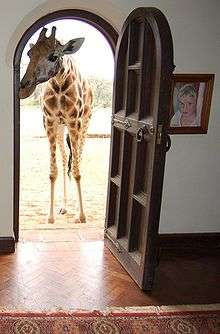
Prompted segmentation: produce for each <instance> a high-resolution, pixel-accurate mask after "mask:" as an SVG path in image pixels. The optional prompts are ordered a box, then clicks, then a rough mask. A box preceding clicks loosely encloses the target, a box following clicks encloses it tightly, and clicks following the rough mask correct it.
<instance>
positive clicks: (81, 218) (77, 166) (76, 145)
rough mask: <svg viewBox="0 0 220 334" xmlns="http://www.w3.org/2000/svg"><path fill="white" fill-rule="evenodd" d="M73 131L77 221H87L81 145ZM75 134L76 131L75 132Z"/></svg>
mask: <svg viewBox="0 0 220 334" xmlns="http://www.w3.org/2000/svg"><path fill="white" fill-rule="evenodd" d="M73 133H74V132H73V131H70V142H71V148H72V155H73V160H72V175H73V177H74V179H75V181H76V186H77V193H78V199H79V219H77V220H76V221H75V222H76V223H86V216H85V213H84V210H83V199H82V189H81V175H80V154H79V151H80V147H79V141H78V140H77V139H76V135H75V136H74V135H73ZM74 134H75V133H74Z"/></svg>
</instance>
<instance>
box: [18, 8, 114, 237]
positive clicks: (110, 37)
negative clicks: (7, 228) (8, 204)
mask: <svg viewBox="0 0 220 334" xmlns="http://www.w3.org/2000/svg"><path fill="white" fill-rule="evenodd" d="M59 19H75V20H81V21H84V22H86V23H89V24H90V25H92V26H93V27H95V28H96V29H97V30H99V31H100V32H101V33H102V34H103V35H104V37H105V38H106V39H107V41H108V43H109V45H110V47H111V49H112V51H113V53H114V52H115V48H116V42H117V38H118V34H117V32H116V30H115V29H114V28H113V27H112V26H111V25H110V24H109V23H108V22H107V21H105V20H104V19H103V18H101V17H99V16H97V15H95V14H93V13H91V12H88V11H84V10H75V9H68V10H61V11H57V12H54V13H51V14H48V15H46V16H44V17H42V18H40V19H39V20H38V21H36V22H35V23H34V24H33V25H32V26H31V27H30V28H29V29H28V30H27V31H26V32H25V33H24V34H23V36H22V38H21V40H20V42H19V43H18V46H17V48H16V51H15V55H14V63H13V65H14V198H13V201H14V205H13V207H14V213H13V228H14V235H15V240H16V241H18V240H19V189H20V186H19V181H20V180H19V179H20V99H19V96H18V89H19V83H20V61H21V56H22V52H23V49H24V47H25V45H26V43H27V41H28V40H29V39H30V37H31V36H32V35H33V34H34V33H35V32H36V31H37V30H38V29H39V28H40V27H42V26H44V25H45V24H48V23H51V22H54V21H56V20H59Z"/></svg>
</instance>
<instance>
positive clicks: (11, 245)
mask: <svg viewBox="0 0 220 334" xmlns="http://www.w3.org/2000/svg"><path fill="white" fill-rule="evenodd" d="M14 251H15V239H14V238H13V237H0V253H14Z"/></svg>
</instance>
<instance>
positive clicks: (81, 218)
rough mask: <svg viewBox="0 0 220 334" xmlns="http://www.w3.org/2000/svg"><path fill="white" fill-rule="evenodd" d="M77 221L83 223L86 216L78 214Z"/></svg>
mask: <svg viewBox="0 0 220 334" xmlns="http://www.w3.org/2000/svg"><path fill="white" fill-rule="evenodd" d="M79 222H80V223H81V224H85V223H86V216H85V215H80V217H79Z"/></svg>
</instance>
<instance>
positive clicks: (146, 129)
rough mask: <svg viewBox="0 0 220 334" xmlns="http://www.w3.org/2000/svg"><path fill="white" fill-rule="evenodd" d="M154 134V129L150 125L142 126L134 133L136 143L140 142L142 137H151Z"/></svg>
mask: <svg viewBox="0 0 220 334" xmlns="http://www.w3.org/2000/svg"><path fill="white" fill-rule="evenodd" d="M153 134H154V128H153V125H152V124H151V123H147V124H145V125H143V126H141V127H140V128H139V129H138V130H137V133H136V140H137V142H138V143H139V142H141V141H142V140H143V139H144V135H151V136H152V135H153Z"/></svg>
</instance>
